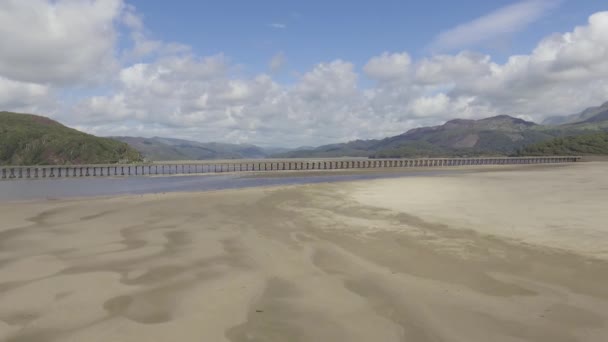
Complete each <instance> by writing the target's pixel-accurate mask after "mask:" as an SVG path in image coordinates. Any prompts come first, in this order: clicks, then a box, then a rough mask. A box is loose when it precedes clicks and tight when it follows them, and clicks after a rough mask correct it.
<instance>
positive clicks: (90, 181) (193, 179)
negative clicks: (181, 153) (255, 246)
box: [0, 170, 464, 201]
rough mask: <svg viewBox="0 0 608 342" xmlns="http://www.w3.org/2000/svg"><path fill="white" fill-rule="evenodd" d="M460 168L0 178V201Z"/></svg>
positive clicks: (422, 173)
mask: <svg viewBox="0 0 608 342" xmlns="http://www.w3.org/2000/svg"><path fill="white" fill-rule="evenodd" d="M458 172H464V171H463V170H438V171H428V170H427V171H419V172H416V171H414V172H412V171H404V172H390V173H363V174H361V173H354V174H347V173H343V174H336V175H328V174H327V173H323V174H319V175H315V174H314V173H306V174H305V175H301V174H300V175H298V174H296V173H293V174H292V175H290V174H287V173H281V174H278V173H277V174H274V173H273V174H267V175H264V174H257V175H251V174H249V175H245V174H228V175H196V176H166V177H125V178H63V179H36V180H26V179H24V180H6V181H0V201H22V200H35V199H58V198H73V197H96V196H115V195H133V194H153V193H164V192H198V191H211V190H222V189H239V188H249V187H258V186H276V185H292V184H312V183H324V182H344V181H354V180H366V179H379V178H395V177H415V176H433V175H442V174H453V173H458Z"/></svg>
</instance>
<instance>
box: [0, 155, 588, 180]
mask: <svg viewBox="0 0 608 342" xmlns="http://www.w3.org/2000/svg"><path fill="white" fill-rule="evenodd" d="M580 159H581V157H574V156H564V157H560V156H550V157H514V158H510V157H499V158H486V157H484V158H416V159H309V160H302V159H297V160H268V159H263V160H253V161H251V160H250V161H238V160H235V161H226V162H216V161H209V162H201V163H172V164H158V163H154V164H111V165H54V166H53V165H48V166H47V165H45V166H7V167H2V166H0V179H3V180H10V179H38V178H73V177H128V176H157V175H158V176H162V175H183V174H210V173H223V172H273V171H274V172H276V171H301V170H347V169H386V168H445V167H459V166H471V165H523V164H557V163H573V162H577V161H580Z"/></svg>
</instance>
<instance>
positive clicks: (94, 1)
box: [0, 0, 124, 84]
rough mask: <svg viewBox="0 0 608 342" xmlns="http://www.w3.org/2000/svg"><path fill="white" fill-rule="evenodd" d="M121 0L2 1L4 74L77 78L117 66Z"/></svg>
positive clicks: (44, 79)
mask: <svg viewBox="0 0 608 342" xmlns="http://www.w3.org/2000/svg"><path fill="white" fill-rule="evenodd" d="M123 6H124V4H123V3H122V1H121V0H91V1H70V0H58V1H45V0H5V1H2V2H0V41H2V44H0V75H3V76H4V77H6V78H10V79H12V80H15V81H23V82H35V83H50V84H75V83H79V82H83V81H94V80H98V79H99V78H100V77H101V76H103V75H105V73H104V72H105V71H109V70H111V69H113V68H114V67H117V65H116V63H115V60H114V56H113V54H114V46H115V42H116V29H115V25H114V21H115V19H116V18H118V16H119V15H120V13H121V12H122V10H123Z"/></svg>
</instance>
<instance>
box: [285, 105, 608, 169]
mask: <svg viewBox="0 0 608 342" xmlns="http://www.w3.org/2000/svg"><path fill="white" fill-rule="evenodd" d="M560 120H563V121H560ZM546 122H549V123H551V124H543V125H539V124H536V123H534V122H530V121H525V120H522V119H518V118H515V117H511V116H508V115H499V116H494V117H490V118H485V119H481V120H463V119H455V120H450V121H448V122H446V123H444V124H443V125H439V126H432V127H421V128H415V129H411V130H409V131H407V132H405V133H403V134H400V135H396V136H393V137H388V138H385V139H381V140H355V141H351V142H348V143H341V144H330V145H323V146H319V147H316V148H314V149H307V150H298V151H290V152H287V153H282V154H279V155H276V157H292V158H295V157H297V158H305V157H339V156H357V157H372V158H388V157H391V158H395V157H438V156H475V155H488V156H492V155H513V154H516V153H518V151H520V150H521V149H523V148H524V147H526V146H530V145H533V144H537V143H541V142H544V141H548V140H551V139H553V138H556V137H565V136H577V135H581V134H587V133H591V132H597V131H608V102H607V103H605V104H604V105H602V106H599V107H593V108H589V109H586V110H584V111H583V112H581V113H579V114H575V115H570V116H567V117H564V118H563V119H561V118H560V119H559V120H558V119H557V118H550V119H548V120H546Z"/></svg>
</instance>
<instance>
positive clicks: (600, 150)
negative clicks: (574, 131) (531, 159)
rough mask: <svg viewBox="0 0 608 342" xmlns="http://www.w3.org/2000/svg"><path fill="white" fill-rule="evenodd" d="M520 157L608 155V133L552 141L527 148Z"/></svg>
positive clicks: (521, 151)
mask: <svg viewBox="0 0 608 342" xmlns="http://www.w3.org/2000/svg"><path fill="white" fill-rule="evenodd" d="M518 155H523V156H541V155H542V156H547V155H562V156H566V155H608V132H600V133H591V134H583V135H577V136H569V137H561V138H555V139H551V140H549V141H545V142H541V143H538V144H533V145H530V146H527V147H525V148H523V149H521V150H519V151H518Z"/></svg>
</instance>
